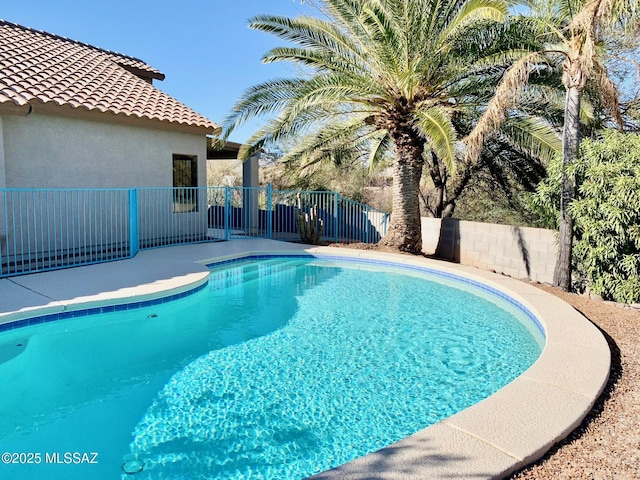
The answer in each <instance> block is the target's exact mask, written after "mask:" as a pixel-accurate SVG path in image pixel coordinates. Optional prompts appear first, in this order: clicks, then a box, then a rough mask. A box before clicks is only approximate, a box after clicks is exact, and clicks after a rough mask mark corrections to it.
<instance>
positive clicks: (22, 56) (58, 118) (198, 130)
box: [0, 20, 219, 188]
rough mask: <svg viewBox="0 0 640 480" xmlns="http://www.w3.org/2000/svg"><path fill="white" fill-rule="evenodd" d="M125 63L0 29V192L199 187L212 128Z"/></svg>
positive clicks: (78, 46)
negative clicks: (22, 189)
mask: <svg viewBox="0 0 640 480" xmlns="http://www.w3.org/2000/svg"><path fill="white" fill-rule="evenodd" d="M163 79H164V74H163V73H161V72H160V71H158V70H157V69H155V68H154V67H152V66H150V65H147V64H146V63H145V62H143V61H142V60H139V59H137V58H134V57H130V56H127V55H123V54H120V53H115V52H111V51H108V50H104V49H101V48H97V47H94V46H91V45H88V44H85V43H81V42H78V41H75V40H70V39H68V38H64V37H61V36H58V35H54V34H51V33H47V32H43V31H38V30H33V29H31V28H27V27H24V26H21V25H17V24H14V23H10V22H7V21H4V20H0V188H80V187H81V188H132V187H145V186H149V187H171V186H181V187H182V186H184V187H187V186H205V185H206V183H207V182H206V158H207V135H209V136H211V135H213V134H215V133H216V132H217V131H218V129H219V127H218V126H217V125H216V124H215V123H214V122H212V121H211V120H209V119H207V118H205V117H204V116H202V115H200V114H199V113H197V112H195V111H194V110H192V109H190V108H189V107H187V106H185V105H183V104H182V103H180V102H179V101H178V100H176V99H174V98H172V97H171V96H169V95H167V94H166V93H164V92H162V91H161V90H159V89H157V88H156V87H155V86H154V85H153V82H154V81H161V80H163Z"/></svg>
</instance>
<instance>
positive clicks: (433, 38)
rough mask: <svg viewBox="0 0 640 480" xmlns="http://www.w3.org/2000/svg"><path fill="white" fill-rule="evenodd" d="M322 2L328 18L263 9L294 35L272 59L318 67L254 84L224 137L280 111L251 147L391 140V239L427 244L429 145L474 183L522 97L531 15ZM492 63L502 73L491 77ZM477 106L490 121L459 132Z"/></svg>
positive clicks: (424, 2)
mask: <svg viewBox="0 0 640 480" xmlns="http://www.w3.org/2000/svg"><path fill="white" fill-rule="evenodd" d="M321 9H322V11H323V12H324V13H325V14H326V15H327V17H328V19H327V20H323V19H318V18H312V17H301V18H296V19H290V18H285V17H278V16H269V15H264V16H258V17H255V18H253V19H252V20H251V21H250V27H251V28H253V29H256V30H260V31H264V32H269V33H272V34H275V35H277V36H279V37H280V38H282V39H284V40H286V41H288V42H290V43H292V44H293V46H289V47H279V48H275V49H273V50H271V51H270V52H268V53H267V54H266V55H265V57H264V58H263V61H264V62H267V63H268V62H276V61H290V62H293V63H296V64H300V65H303V66H304V67H305V68H306V69H307V70H306V71H307V75H305V76H303V77H302V78H295V79H276V80H272V81H268V82H265V83H263V84H260V85H257V86H254V87H253V88H251V89H249V90H248V91H247V92H245V94H244V95H243V96H242V97H241V98H240V99H239V100H238V102H237V103H236V105H235V106H234V108H233V110H232V112H231V114H230V115H229V117H228V118H227V119H226V121H225V126H224V129H223V134H222V138H225V137H226V136H228V135H229V133H230V132H231V131H232V130H233V129H234V128H235V127H236V126H238V125H239V124H241V123H243V122H245V121H246V120H248V119H249V118H252V117H254V116H259V115H265V114H276V113H277V115H276V116H275V118H272V119H271V120H270V121H269V122H268V123H267V124H266V125H265V126H264V127H263V128H261V129H260V130H259V131H258V132H256V133H255V134H254V135H253V136H252V137H251V138H250V139H249V140H248V142H247V144H248V145H249V147H248V148H245V149H243V151H241V155H243V156H245V157H248V156H249V155H251V154H252V152H254V151H255V150H257V149H259V148H262V147H263V146H265V145H268V144H270V143H277V142H278V141H280V140H282V139H286V138H288V137H289V138H291V137H297V138H300V139H301V140H300V143H299V146H298V148H295V149H293V151H291V152H290V153H289V154H288V157H287V158H285V160H286V159H292V158H298V159H300V158H303V159H304V160H305V161H306V162H307V163H313V162H315V161H319V160H321V159H324V158H327V157H329V158H334V159H335V158H340V157H344V156H346V157H348V156H349V155H353V154H354V153H353V152H362V151H363V149H364V151H367V152H368V154H367V155H368V159H369V160H370V161H375V159H376V158H380V157H381V156H382V155H383V154H384V152H385V151H387V150H388V149H389V148H392V149H393V152H394V155H393V201H392V204H393V206H392V216H391V222H390V225H389V228H388V231H387V234H386V235H385V237H384V238H383V239H382V241H381V242H382V243H383V244H385V245H389V246H393V247H395V248H398V249H400V250H403V251H408V252H413V253H419V252H420V251H421V243H422V240H421V226H420V225H421V222H420V207H419V201H418V192H419V184H420V179H421V176H422V173H423V167H424V165H425V157H428V158H429V159H430V161H433V162H432V163H434V162H435V163H437V165H438V167H437V168H439V169H440V170H442V168H443V166H444V167H446V169H447V171H448V172H449V175H453V172H456V174H455V178H459V180H456V181H455V182H454V184H453V187H452V188H453V189H452V191H456V189H460V188H464V184H465V183H466V182H468V179H469V177H470V175H472V167H473V165H474V164H475V163H476V161H477V159H478V158H479V157H480V152H481V151H482V146H483V144H484V140H485V139H486V138H487V137H488V136H489V135H491V134H492V133H494V132H495V131H496V129H497V128H498V126H499V125H500V123H501V122H502V120H503V119H504V116H505V113H504V107H505V105H507V106H508V105H512V104H513V102H514V100H515V98H516V95H517V92H518V88H517V87H518V85H519V82H516V81H515V80H516V79H519V78H521V77H522V76H523V75H525V76H526V75H528V73H530V66H531V62H532V60H533V57H532V55H533V54H532V53H531V52H532V49H531V48H528V47H526V46H525V42H524V40H523V38H522V37H523V35H522V32H523V31H524V30H523V29H522V28H521V27H518V26H517V25H515V24H514V23H512V24H509V23H502V22H503V21H504V19H505V17H506V15H507V13H508V9H507V4H506V2H505V1H504V0H439V1H436V0H411V1H406V0H323V1H322V2H321ZM480 46H483V47H484V48H479V47H480ZM487 75H489V77H492V78H493V79H494V83H493V85H492V86H491V87H490V88H489V86H488V85H487V84H486V83H485V79H486V78H487V77H486V76H487ZM496 82H498V86H497V90H496ZM480 85H482V86H483V87H484V88H483V91H482V95H478V92H477V90H476V88H477V87H478V86H480ZM487 89H488V90H487ZM488 91H490V92H491V94H493V92H494V91H496V92H497V97H498V99H499V100H500V102H499V105H497V104H496V102H494V103H491V102H489V104H487V101H486V98H487V92H488ZM498 107H500V108H502V110H500V109H499V108H498ZM470 111H473V112H474V115H476V118H478V117H479V118H480V121H479V122H478V124H477V125H476V127H475V128H473V129H472V130H471V131H470V132H467V133H469V135H467V136H466V138H465V139H464V142H463V143H460V133H461V132H459V131H458V130H457V129H456V122H457V121H458V119H459V118H460V117H461V116H465V115H468V114H469V112H470ZM458 157H459V158H461V159H462V161H458V165H459V166H458V167H456V165H455V164H456V158H458ZM442 171H443V170H442Z"/></svg>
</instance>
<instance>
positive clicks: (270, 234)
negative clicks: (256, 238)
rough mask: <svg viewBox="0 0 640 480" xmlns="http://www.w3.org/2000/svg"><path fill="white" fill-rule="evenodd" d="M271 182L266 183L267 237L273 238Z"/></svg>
mask: <svg viewBox="0 0 640 480" xmlns="http://www.w3.org/2000/svg"><path fill="white" fill-rule="evenodd" d="M271 188H272V187H271V183H267V238H268V239H270V240H273V197H272V191H271Z"/></svg>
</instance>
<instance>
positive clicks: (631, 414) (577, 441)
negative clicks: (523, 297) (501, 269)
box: [510, 285, 640, 480]
mask: <svg viewBox="0 0 640 480" xmlns="http://www.w3.org/2000/svg"><path fill="white" fill-rule="evenodd" d="M537 286H538V287H540V288H542V289H544V290H546V291H548V292H549V293H552V294H554V295H556V296H558V297H560V298H562V299H563V300H564V301H566V302H567V303H569V304H571V305H573V307H574V308H575V309H577V310H578V311H580V312H581V313H582V314H583V315H584V316H586V317H587V318H588V319H589V320H591V321H592V322H593V323H594V324H595V325H596V326H597V327H598V328H600V330H601V331H602V332H603V334H604V335H605V337H606V338H607V341H608V342H609V347H610V348H611V354H612V366H611V373H610V378H609V382H608V383H607V386H606V388H605V390H604V392H603V394H602V395H601V397H600V398H599V399H598V401H597V402H596V404H595V406H594V408H593V410H592V411H591V413H590V414H589V415H588V416H587V418H585V420H584V421H583V423H582V425H581V426H580V427H579V428H578V429H577V430H576V431H574V432H573V433H572V434H571V435H569V437H567V438H566V439H565V440H564V441H562V442H560V443H559V444H558V445H556V446H555V447H553V448H552V449H551V451H550V452H549V453H548V454H547V455H545V456H544V457H543V458H542V459H540V460H539V461H538V462H536V463H534V464H532V465H530V466H528V467H527V468H525V469H523V470H521V471H519V472H516V473H515V474H514V475H512V476H511V477H510V478H512V479H545V480H547V479H580V480H585V479H593V480H600V479H602V480H604V479H620V480H622V479H640V349H639V348H638V346H639V343H640V311H638V310H633V309H629V308H621V306H619V305H616V304H614V303H610V302H602V301H597V300H591V299H589V298H587V297H584V296H579V295H576V294H572V293H566V292H563V291H560V290H558V289H555V288H552V287H548V286H541V285H537Z"/></svg>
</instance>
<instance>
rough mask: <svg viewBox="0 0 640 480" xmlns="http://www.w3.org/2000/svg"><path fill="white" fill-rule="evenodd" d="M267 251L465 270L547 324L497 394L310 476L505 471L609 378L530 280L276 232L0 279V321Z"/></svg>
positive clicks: (548, 443)
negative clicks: (522, 367)
mask: <svg viewBox="0 0 640 480" xmlns="http://www.w3.org/2000/svg"><path fill="white" fill-rule="evenodd" d="M269 253H271V254H273V253H309V254H323V255H331V256H345V257H358V258H366V259H373V260H378V261H393V262H395V263H402V264H408V265H420V266H424V267H427V268H432V269H436V270H441V271H444V272H448V273H452V274H455V275H459V276H462V277H466V278H470V279H473V280H476V281H479V282H482V283H485V284H487V285H489V286H491V287H493V288H494V289H497V290H500V291H502V292H504V293H507V294H508V295H509V296H511V297H512V298H514V299H516V300H518V301H519V302H520V303H521V304H522V305H524V306H525V307H527V308H528V309H529V310H530V311H531V312H532V313H534V314H535V315H536V317H537V318H538V319H539V321H540V323H541V324H542V325H543V327H544V328H545V331H546V345H545V348H544V350H543V352H542V355H541V356H540V358H539V359H538V360H537V361H536V362H535V363H534V365H532V366H531V367H530V368H529V369H528V370H527V371H526V372H524V373H523V374H522V375H521V376H520V377H518V378H517V379H516V380H514V381H513V382H511V383H510V384H508V385H506V386H505V387H503V388H502V389H500V390H499V391H498V392H496V393H495V394H494V395H492V396H490V397H488V398H486V399H485V400H483V401H481V402H479V403H477V404H476V405H473V406H471V407H469V408H467V409H466V410H463V411H461V412H459V413H457V414H455V415H453V416H452V417H449V418H447V419H445V420H443V421H441V422H439V423H437V424H435V425H433V426H431V427H428V428H426V429H424V430H421V431H419V432H418V433H416V434H414V435H411V436H410V437H407V438H405V439H403V440H401V441H399V442H397V443H395V444H393V445H390V446H388V447H386V448H383V449H381V450H379V451H377V452H374V453H371V454H369V455H366V456H364V457H361V458H359V459H356V460H354V461H352V462H349V463H347V464H345V465H342V466H340V467H337V468H335V469H333V470H329V471H327V472H323V473H320V474H318V475H316V476H314V477H313V478H314V479H385V480H386V479H389V480H391V479H402V480H405V479H428V478H429V479H430V478H443V479H444V478H449V479H450V478H475V479H478V478H502V477H504V476H506V475H508V474H510V473H511V472H513V471H515V470H517V469H519V468H521V467H523V466H524V465H526V464H528V463H531V462H533V461H534V460H536V459H538V458H540V457H541V456H542V455H544V453H545V452H546V451H547V450H549V449H550V448H551V447H552V446H553V445H554V444H555V443H556V442H558V441H559V440H561V439H562V438H564V437H566V436H567V435H568V434H569V433H570V432H571V431H572V430H574V429H575V428H576V427H577V426H578V425H579V424H580V422H581V421H582V419H583V418H584V417H585V416H586V414H587V413H588V412H589V410H590V409H591V407H592V406H593V404H594V402H595V401H596V399H597V398H598V396H599V395H600V393H601V392H602V390H603V389H604V387H605V384H606V382H607V379H608V375H609V368H610V351H609V348H608V345H607V342H606V340H605V339H604V337H603V335H602V334H601V333H600V331H599V330H598V329H597V328H596V327H595V326H593V325H592V324H591V323H590V322H589V321H588V320H587V319H585V318H584V317H583V316H582V315H581V314H580V313H578V312H577V311H576V310H574V309H573V308H572V307H571V306H570V305H568V304H566V303H565V302H563V301H561V300H560V299H558V298H557V297H554V296H552V295H550V294H547V293H545V292H544V291H542V290H540V289H538V288H536V287H534V286H532V285H529V284H527V283H524V282H520V281H518V280H515V279H512V278H509V277H505V276H501V275H497V274H494V273H490V272H485V271H482V270H478V269H475V268H469V267H465V266H461V265H456V264H451V263H447V262H442V261H437V260H431V259H425V258H420V257H412V256H409V255H398V254H389V253H382V252H376V251H367V250H354V249H347V248H332V247H310V246H305V245H299V244H292V243H283V242H277V241H272V240H235V241H230V242H221V243H211V244H197V245H185V246H179V247H168V248H160V249H154V250H145V251H141V252H139V253H138V254H137V255H136V257H134V258H133V259H130V260H121V261H116V262H111V263H104V264H99V265H89V266H85V267H75V268H70V269H66V270H58V271H51V272H43V273H37V274H31V275H24V276H19V277H12V278H5V279H0V327H2V326H3V324H6V323H8V322H15V321H19V320H20V319H25V318H30V317H35V316H41V315H48V314H52V313H63V312H68V311H72V310H80V309H87V308H94V307H97V306H103V305H110V304H123V303H131V302H140V301H144V300H147V299H153V298H157V297H162V296H168V295H174V294H179V293H182V292H185V291H188V290H191V289H193V288H194V287H197V286H198V285H202V284H204V283H205V282H206V281H207V279H208V270H207V268H206V267H205V265H206V264H207V263H212V262H214V261H217V260H223V259H227V258H233V257H238V256H247V255H252V254H269ZM5 328H6V325H5Z"/></svg>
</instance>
